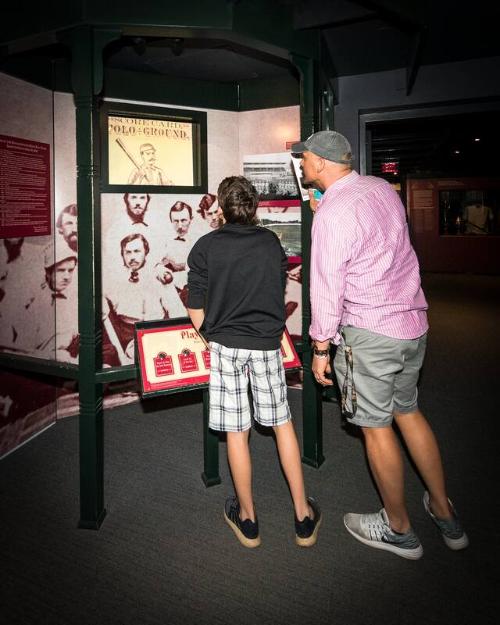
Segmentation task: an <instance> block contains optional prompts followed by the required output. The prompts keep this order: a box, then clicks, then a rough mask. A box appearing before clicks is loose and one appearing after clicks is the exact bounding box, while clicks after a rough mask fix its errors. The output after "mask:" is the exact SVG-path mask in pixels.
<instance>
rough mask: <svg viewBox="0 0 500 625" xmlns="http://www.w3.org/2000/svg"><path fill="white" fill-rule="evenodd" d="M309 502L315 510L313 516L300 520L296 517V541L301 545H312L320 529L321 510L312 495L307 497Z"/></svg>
mask: <svg viewBox="0 0 500 625" xmlns="http://www.w3.org/2000/svg"><path fill="white" fill-rule="evenodd" d="M307 503H308V504H309V506H310V507H311V509H312V511H313V514H314V516H313V518H312V519H311V517H308V516H306V517H304V519H303V520H302V521H299V520H298V519H297V517H295V542H296V544H297V545H298V546H299V547H312V546H313V545H314V544H315V543H316V540H317V538H318V530H319V526H320V525H321V520H322V516H321V510H320V509H319V506H318V504H317V503H316V502H315V501H314V499H313V498H312V497H308V498H307Z"/></svg>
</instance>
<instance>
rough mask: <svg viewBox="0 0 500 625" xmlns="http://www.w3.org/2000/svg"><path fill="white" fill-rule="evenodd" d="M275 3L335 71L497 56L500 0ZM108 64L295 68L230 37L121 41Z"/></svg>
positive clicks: (260, 73)
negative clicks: (469, 0)
mask: <svg viewBox="0 0 500 625" xmlns="http://www.w3.org/2000/svg"><path fill="white" fill-rule="evenodd" d="M274 1H275V2H280V3H282V4H287V5H292V9H293V13H294V26H295V29H297V30H309V29H319V31H320V33H321V37H322V40H323V42H324V46H325V49H326V50H327V51H328V54H329V57H330V61H331V69H332V70H333V72H334V73H335V74H336V75H337V76H348V75H354V74H363V73H368V72H376V71H383V70H389V69H395V68H405V67H409V68H411V67H418V66H419V65H421V64H423V65H426V64H434V63H445V62H452V61H461V60H465V59H473V58H480V57H487V56H496V55H500V37H499V36H498V23H499V20H500V8H499V7H500V3H498V2H489V1H486V0H476V1H475V2H474V3H473V4H467V5H465V4H464V5H463V7H465V8H462V7H461V4H460V3H457V2H455V1H453V2H452V1H451V0H439V1H438V2H431V1H430V0H376V1H371V0H329V1H327V0H274ZM233 2H236V3H237V0H233ZM262 19H263V20H265V19H266V15H265V14H262ZM107 64H108V66H109V67H113V68H118V69H130V70H139V71H146V72H152V73H157V74H163V75H166V76H176V77H185V78H195V79H201V80H203V79H207V77H208V78H209V79H210V80H218V81H237V80H248V79H252V78H263V77H272V76H277V75H280V74H284V73H287V72H290V71H292V70H291V65H287V64H286V63H285V64H284V63H283V62H282V61H278V59H276V60H275V61H272V60H270V59H259V58H255V57H254V56H252V55H250V53H249V51H246V50H241V49H237V48H236V47H235V46H234V45H233V44H230V43H228V42H222V41H215V40H212V41H210V40H202V39H180V38H179V39H170V40H169V39H151V38H150V39H147V38H128V39H123V40H122V41H121V43H120V44H119V45H115V46H114V47H113V48H112V49H111V50H110V51H109V54H108V58H107Z"/></svg>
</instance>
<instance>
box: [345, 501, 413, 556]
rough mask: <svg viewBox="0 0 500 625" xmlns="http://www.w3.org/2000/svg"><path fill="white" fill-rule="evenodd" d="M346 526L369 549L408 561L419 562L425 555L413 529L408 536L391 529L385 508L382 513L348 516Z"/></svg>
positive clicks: (351, 514)
mask: <svg viewBox="0 0 500 625" xmlns="http://www.w3.org/2000/svg"><path fill="white" fill-rule="evenodd" d="M344 525H345V526H346V528H347V531H348V532H349V533H350V534H352V535H353V536H354V538H355V539H356V540H359V541H360V542H362V543H364V544H365V545H368V546H369V547H375V549H385V550H386V551H392V553H395V554H397V555H398V556H401V557H402V558H407V559H408V560H418V559H419V558H421V557H422V555H423V553H424V550H423V549H422V545H421V544H420V541H419V539H418V538H417V536H416V535H415V533H414V532H413V530H412V529H410V530H409V531H408V532H406V534H398V533H396V532H394V531H393V530H392V529H391V526H390V525H389V519H388V517H387V513H386V511H385V509H384V508H382V510H380V512H373V513H371V514H353V513H352V512H351V513H349V514H346V515H345V516H344Z"/></svg>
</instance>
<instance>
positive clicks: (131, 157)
mask: <svg viewBox="0 0 500 625" xmlns="http://www.w3.org/2000/svg"><path fill="white" fill-rule="evenodd" d="M115 141H116V143H118V145H119V146H120V147H121V149H122V150H123V151H124V152H125V154H126V155H127V156H128V157H129V159H130V160H131V161H132V163H133V164H134V166H135V167H137V169H140V168H141V166H140V165H138V164H137V161H136V160H135V158H134V157H133V156H132V154H130V152H129V151H128V150H127V148H126V147H125V144H124V143H123V141H122V140H121V139H120V137H117V138H116V139H115Z"/></svg>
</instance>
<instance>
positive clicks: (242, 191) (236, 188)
mask: <svg viewBox="0 0 500 625" xmlns="http://www.w3.org/2000/svg"><path fill="white" fill-rule="evenodd" d="M217 197H218V200H219V206H220V207H221V209H222V213H223V215H224V219H225V220H226V221H227V223H230V224H243V225H254V224H256V223H257V221H258V220H257V217H256V216H255V213H256V212H257V206H258V204H259V194H258V193H257V190H256V189H255V187H254V186H253V184H252V183H251V182H250V181H249V180H247V179H246V178H245V177H244V176H229V177H228V178H224V180H223V181H222V182H221V183H220V185H219V188H218V190H217Z"/></svg>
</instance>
